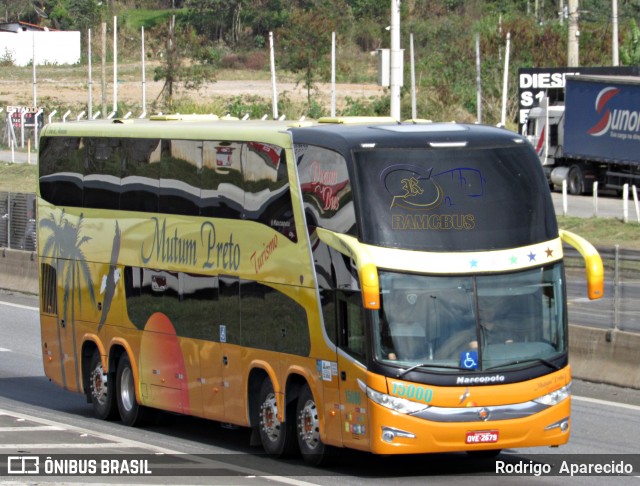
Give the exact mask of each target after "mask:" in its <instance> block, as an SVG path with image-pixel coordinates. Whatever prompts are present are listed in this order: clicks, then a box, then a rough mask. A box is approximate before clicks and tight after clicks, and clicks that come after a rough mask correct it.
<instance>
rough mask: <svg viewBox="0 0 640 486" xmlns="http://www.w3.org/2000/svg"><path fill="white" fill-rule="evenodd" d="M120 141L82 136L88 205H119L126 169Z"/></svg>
mask: <svg viewBox="0 0 640 486" xmlns="http://www.w3.org/2000/svg"><path fill="white" fill-rule="evenodd" d="M120 145H121V144H120V140H119V139H114V138H84V139H83V140H82V143H81V153H82V155H83V157H84V191H83V206H84V207H85V208H103V209H118V208H119V205H120V181H121V171H122V164H121V155H120V152H121V151H120Z"/></svg>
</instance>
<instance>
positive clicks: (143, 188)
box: [120, 139, 161, 213]
mask: <svg viewBox="0 0 640 486" xmlns="http://www.w3.org/2000/svg"><path fill="white" fill-rule="evenodd" d="M160 145H161V144H160V140H159V139H121V145H120V160H121V163H122V192H121V195H120V209H122V210H125V211H145V212H149V213H155V212H157V211H158V193H159V190H160V188H159V185H160V181H159V179H160V164H159V162H160Z"/></svg>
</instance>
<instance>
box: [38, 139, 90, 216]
mask: <svg viewBox="0 0 640 486" xmlns="http://www.w3.org/2000/svg"><path fill="white" fill-rule="evenodd" d="M80 143H81V139H80V138H79V137H44V138H43V139H42V140H41V143H40V155H39V158H38V166H39V170H40V195H41V196H42V198H43V199H44V200H45V201H48V202H50V203H52V204H56V205H59V206H77V207H81V206H82V184H83V182H82V179H83V176H82V174H83V172H84V168H83V159H84V157H83V153H82V151H81V150H80Z"/></svg>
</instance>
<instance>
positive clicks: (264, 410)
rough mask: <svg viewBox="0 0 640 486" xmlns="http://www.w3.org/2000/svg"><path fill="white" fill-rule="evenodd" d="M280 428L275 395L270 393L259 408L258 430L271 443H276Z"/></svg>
mask: <svg viewBox="0 0 640 486" xmlns="http://www.w3.org/2000/svg"><path fill="white" fill-rule="evenodd" d="M280 426H281V424H280V421H279V420H278V405H277V402H276V395H275V393H273V392H272V393H269V394H268V395H267V396H266V398H265V400H264V402H263V403H262V405H261V406H260V428H261V429H262V432H263V433H264V435H265V436H266V437H267V438H268V439H269V440H270V441H271V442H277V441H278V439H279V438H280Z"/></svg>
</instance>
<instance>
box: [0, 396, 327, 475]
mask: <svg viewBox="0 0 640 486" xmlns="http://www.w3.org/2000/svg"><path fill="white" fill-rule="evenodd" d="M2 415H5V416H7V417H15V418H17V419H18V420H19V421H23V420H28V421H31V422H35V423H39V424H41V427H42V429H43V430H53V429H55V430H67V431H72V432H78V433H79V434H85V435H86V434H87V430H86V429H83V428H81V427H75V426H73V425H67V424H60V423H58V422H54V421H52V420H47V419H44V418H39V417H33V416H31V415H26V414H23V413H20V412H15V411H13V410H5V409H2V408H0V416H2ZM5 428H7V427H5ZM24 429H26V428H25V427H14V428H13V430H14V431H16V432H19V431H21V430H24ZM90 435H91V436H93V437H97V438H99V439H103V440H108V441H111V442H110V443H102V442H101V443H97V444H85V443H82V444H64V443H58V444H51V443H48V444H28V447H29V448H30V449H40V448H41V449H60V448H63V447H65V446H68V447H90V448H103V449H104V448H109V447H118V448H121V447H127V448H128V447H137V448H141V449H146V450H149V451H151V453H155V454H167V455H175V456H180V457H181V458H185V459H188V460H190V461H193V462H194V463H199V464H201V465H209V466H212V465H217V464H219V465H220V466H222V467H224V468H226V469H231V470H234V471H238V472H240V473H242V474H244V475H245V476H246V477H264V478H266V479H269V480H270V481H273V482H276V483H282V484H289V485H291V486H317V485H316V483H310V482H308V481H301V480H299V479H294V478H287V477H284V476H272V475H270V474H267V473H264V472H262V471H257V470H254V469H250V468H245V467H240V466H235V465H231V464H226V463H224V462H222V461H219V460H211V459H207V458H206V457H199V456H197V455H191V454H185V453H183V452H180V451H176V450H172V449H167V448H165V447H158V446H154V445H152V444H147V443H144V442H138V441H136V440H131V439H124V438H122V437H117V436H115V435H111V434H105V433H102V432H94V431H91V432H90ZM25 445H26V444H0V450H2V449H20V448H24V447H25ZM195 466H196V465H195V464H194V465H193V466H191V467H195Z"/></svg>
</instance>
